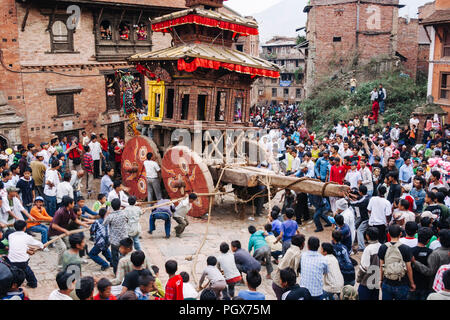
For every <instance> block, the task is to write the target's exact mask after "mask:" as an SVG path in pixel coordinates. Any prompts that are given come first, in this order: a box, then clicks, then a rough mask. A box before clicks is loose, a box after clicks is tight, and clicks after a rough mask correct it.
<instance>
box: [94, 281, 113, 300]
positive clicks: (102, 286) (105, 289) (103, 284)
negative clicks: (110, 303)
mask: <svg viewBox="0 0 450 320" xmlns="http://www.w3.org/2000/svg"><path fill="white" fill-rule="evenodd" d="M111 287H112V283H111V281H109V280H108V279H106V278H101V279H100V280H99V281H98V282H97V290H98V294H97V295H96V296H94V300H117V298H116V296H115V295H113V294H112V293H111Z"/></svg>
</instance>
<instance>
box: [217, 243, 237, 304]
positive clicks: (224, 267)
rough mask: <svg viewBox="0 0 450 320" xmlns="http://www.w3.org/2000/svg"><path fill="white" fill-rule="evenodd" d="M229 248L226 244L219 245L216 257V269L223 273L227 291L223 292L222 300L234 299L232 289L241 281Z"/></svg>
mask: <svg viewBox="0 0 450 320" xmlns="http://www.w3.org/2000/svg"><path fill="white" fill-rule="evenodd" d="M229 250H230V246H229V245H228V243H226V242H222V243H221V244H220V252H221V254H220V256H219V257H217V267H218V268H219V270H221V271H222V272H223V275H224V277H225V281H226V283H227V289H224V290H223V292H222V293H223V296H224V298H227V297H230V298H233V297H234V287H235V285H236V284H237V283H239V282H240V281H241V280H242V277H241V273H240V272H239V270H238V268H237V267H236V263H235V261H234V255H233V254H232V253H231V252H230V251H229Z"/></svg>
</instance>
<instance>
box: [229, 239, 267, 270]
mask: <svg viewBox="0 0 450 320" xmlns="http://www.w3.org/2000/svg"><path fill="white" fill-rule="evenodd" d="M231 251H233V253H234V262H235V263H236V267H237V268H238V270H239V272H241V273H248V272H249V271H250V270H257V271H260V270H261V263H260V262H259V261H258V260H256V259H255V258H253V257H252V256H251V254H250V253H248V252H247V251H245V250H243V249H242V248H241V242H240V241H239V240H234V241H231Z"/></svg>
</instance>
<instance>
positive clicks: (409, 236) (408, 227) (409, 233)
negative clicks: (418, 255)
mask: <svg viewBox="0 0 450 320" xmlns="http://www.w3.org/2000/svg"><path fill="white" fill-rule="evenodd" d="M417 230H419V227H418V226H417V223H415V222H414V221H408V222H407V223H406V224H405V232H406V237H403V238H400V242H401V243H403V244H406V245H407V246H408V247H410V248H414V247H416V246H417V239H416V238H415V235H416V233H417ZM428 240H430V239H428Z"/></svg>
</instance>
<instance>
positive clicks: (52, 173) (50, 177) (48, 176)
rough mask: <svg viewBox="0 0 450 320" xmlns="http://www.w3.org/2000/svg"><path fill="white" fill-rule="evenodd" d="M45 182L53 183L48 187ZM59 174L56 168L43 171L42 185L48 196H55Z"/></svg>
mask: <svg viewBox="0 0 450 320" xmlns="http://www.w3.org/2000/svg"><path fill="white" fill-rule="evenodd" d="M47 182H51V183H52V184H53V187H50V186H49V185H48V184H47ZM59 182H60V181H59V175H58V171H57V170H53V169H47V171H46V172H45V179H44V183H45V187H44V194H45V195H46V196H49V197H55V196H56V187H57V186H58V184H59Z"/></svg>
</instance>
